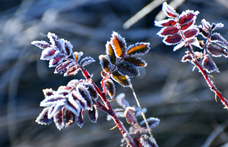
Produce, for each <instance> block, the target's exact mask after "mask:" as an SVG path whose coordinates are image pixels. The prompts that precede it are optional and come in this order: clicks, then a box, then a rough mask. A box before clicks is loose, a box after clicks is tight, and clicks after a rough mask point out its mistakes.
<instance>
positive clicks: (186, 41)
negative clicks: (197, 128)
mask: <svg viewBox="0 0 228 147" xmlns="http://www.w3.org/2000/svg"><path fill="white" fill-rule="evenodd" d="M162 10H163V11H164V12H165V14H166V15H167V16H168V19H166V20H161V21H155V25H156V26H158V27H163V28H162V29H161V30H160V31H159V32H158V33H157V34H158V35H159V36H161V37H164V39H163V43H164V44H166V45H175V47H174V48H173V51H176V50H178V49H180V48H182V47H184V46H185V47H186V48H187V51H186V54H185V55H184V56H183V58H182V60H181V61H182V62H190V63H192V64H193V65H194V68H195V67H197V68H198V70H199V72H200V73H201V74H202V76H203V77H204V79H205V81H206V82H207V84H208V86H209V87H210V89H211V90H212V91H213V92H214V93H215V95H216V97H217V96H218V97H219V98H220V100H221V102H222V103H223V105H224V106H225V109H228V101H227V100H226V99H225V98H224V97H223V96H222V94H221V93H220V92H219V91H218V90H217V88H216V87H215V85H214V84H213V82H212V80H211V79H210V78H209V75H208V74H209V73H212V72H217V73H219V69H218V68H217V65H216V64H215V62H214V61H213V59H212V57H211V56H213V57H221V56H224V57H226V58H227V57H228V51H227V47H228V42H227V41H226V39H224V38H223V37H222V36H221V35H220V34H219V33H216V32H215V33H214V31H215V30H216V29H219V28H222V27H223V26H224V25H223V24H222V23H212V24H210V23H209V22H207V21H206V20H205V19H203V20H202V21H201V22H202V25H199V26H196V25H195V20H196V17H197V15H198V14H199V12H198V11H195V12H194V11H192V10H186V11H183V12H182V13H181V14H178V13H177V12H176V11H175V10H174V9H173V8H172V7H171V6H169V5H168V4H167V3H166V2H164V3H163V7H162ZM198 34H200V35H202V36H203V38H205V42H204V41H203V40H198V39H197V35H198ZM193 46H195V47H197V48H199V49H203V52H198V51H194V50H193ZM210 55H211V56H210Z"/></svg>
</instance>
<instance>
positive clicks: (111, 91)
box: [105, 79, 116, 98]
mask: <svg viewBox="0 0 228 147" xmlns="http://www.w3.org/2000/svg"><path fill="white" fill-rule="evenodd" d="M105 88H106V90H107V92H108V94H109V96H110V97H111V98H113V97H114V95H115V93H116V88H115V84H114V83H113V81H112V80H111V79H108V80H105Z"/></svg>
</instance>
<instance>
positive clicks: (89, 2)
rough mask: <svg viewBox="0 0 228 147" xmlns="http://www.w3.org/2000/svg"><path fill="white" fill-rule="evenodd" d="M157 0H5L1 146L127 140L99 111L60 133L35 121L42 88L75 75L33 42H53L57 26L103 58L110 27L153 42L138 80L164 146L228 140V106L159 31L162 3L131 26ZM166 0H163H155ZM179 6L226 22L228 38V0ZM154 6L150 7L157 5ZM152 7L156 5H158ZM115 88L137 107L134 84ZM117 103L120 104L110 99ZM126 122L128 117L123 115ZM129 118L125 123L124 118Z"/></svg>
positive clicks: (226, 83) (104, 145)
mask: <svg viewBox="0 0 228 147" xmlns="http://www.w3.org/2000/svg"><path fill="white" fill-rule="evenodd" d="M151 2H152V1H151V0H39V1H36V0H0V146H1V147H8V146H12V147H40V146H42V147H63V146H68V147H81V146H84V147H94V146H99V147H117V146H119V145H120V139H121V138H122V136H121V134H120V132H119V130H118V129H114V130H110V129H111V128H112V127H113V126H114V123H113V122H111V121H110V122H107V121H106V114H105V113H104V112H103V111H100V110H99V119H98V123H96V124H93V123H91V122H90V121H89V119H88V117H87V116H86V115H85V116H84V117H85V121H84V125H83V127H82V128H81V129H80V128H79V127H78V126H77V125H76V124H74V125H72V126H70V127H68V128H65V129H63V130H61V131H59V130H58V129H57V128H56V127H55V124H51V125H49V126H41V125H38V124H37V123H36V122H35V119H36V117H37V116H38V115H39V113H40V112H41V111H42V108H41V107H39V103H40V101H42V100H43V98H44V96H43V93H42V89H45V88H53V89H54V90H57V88H58V87H59V86H60V85H66V84H67V83H68V81H70V80H71V79H73V78H77V79H80V78H83V77H82V75H81V74H78V75H77V76H75V77H67V78H63V75H55V74H54V68H52V69H49V68H48V62H46V61H40V60H39V58H40V54H41V51H42V50H40V49H39V48H37V47H35V46H32V45H31V41H33V40H45V41H48V39H47V37H46V34H47V33H48V32H53V33H55V34H56V35H58V37H59V38H64V39H66V40H68V41H70V42H71V43H72V44H73V46H74V51H83V52H84V55H86V56H92V57H93V58H94V59H95V60H96V61H98V56H99V55H100V54H105V44H106V42H107V41H108V40H110V37H111V33H112V31H116V32H118V33H119V34H120V35H121V36H123V37H124V38H125V39H126V41H127V44H128V45H130V44H133V43H135V42H150V44H151V45H150V46H151V50H150V52H149V53H148V54H147V55H145V56H144V57H143V59H144V60H146V61H147V63H148V66H147V67H146V68H145V70H142V71H141V76H140V77H137V78H134V79H132V83H133V86H134V88H135V91H136V93H137V95H138V98H139V101H140V103H141V106H142V107H146V108H147V110H148V111H147V113H146V116H147V117H158V118H159V119H160V120H161V121H160V124H159V125H158V126H157V127H156V128H155V129H154V130H153V132H152V133H153V135H154V137H155V139H156V141H157V143H158V145H159V146H160V147H174V146H175V147H192V146H195V147H198V146H204V147H206V146H211V147H216V146H228V145H227V143H228V129H227V127H228V111H227V110H224V109H223V105H222V104H221V103H220V100H218V102H216V101H215V96H214V93H213V92H211V91H210V89H209V88H208V86H207V84H206V82H205V81H204V79H203V77H202V76H201V75H200V74H199V72H198V71H197V70H195V71H193V72H192V68H193V66H192V65H191V64H190V63H181V61H180V60H181V58H182V56H183V55H184V52H185V49H184V48H182V49H180V50H178V51H176V52H173V51H172V49H173V46H166V45H164V44H163V43H162V38H160V37H158V36H157V35H156V33H157V32H158V31H159V30H160V28H157V27H155V26H154V20H155V18H158V16H157V15H158V14H159V12H160V10H161V5H159V4H158V6H155V5H153V6H155V7H154V9H153V10H152V11H151V12H150V13H149V14H148V15H146V16H144V17H143V18H142V19H141V20H139V21H138V22H136V23H135V24H133V25H132V26H131V27H130V28H128V29H124V28H123V24H124V23H125V22H126V21H127V20H128V19H130V18H131V17H132V16H133V15H135V14H136V13H137V12H138V11H140V10H141V9H142V8H143V7H145V6H146V5H148V4H150V3H151ZM157 2H158V3H159V2H160V3H161V2H162V0H160V1H159V0H157ZM170 2H172V3H173V4H176V6H177V12H178V13H181V12H182V11H184V10H186V9H190V10H195V11H196V10H198V11H199V12H200V14H199V15H198V17H197V21H196V24H197V25H199V24H200V21H201V19H203V18H205V19H206V20H207V21H209V22H222V23H223V24H224V25H225V27H224V28H223V29H220V30H218V32H219V33H221V34H222V35H223V36H224V38H226V39H228V33H227V32H228V15H227V14H228V1H227V0H210V1H209V0H208V1H206V0H185V1H184V0H183V1H176V2H175V1H171V0H169V1H168V3H170ZM153 6H152V7H153ZM152 7H150V9H152ZM214 61H215V62H216V63H217V66H218V68H219V70H220V73H219V74H217V73H215V74H214V73H213V74H212V76H213V81H214V83H215V85H216V86H217V88H218V89H219V90H220V91H221V92H222V93H223V95H224V96H225V97H227V98H228V90H227V89H228V88H227V87H228V60H227V59H225V58H223V57H221V58H216V59H214ZM87 69H88V71H89V72H90V73H91V74H93V75H94V76H93V80H94V81H95V82H96V83H97V84H99V82H100V80H101V76H100V70H101V68H100V65H99V62H96V63H93V65H89V66H88V67H87ZM116 87H117V93H116V94H119V93H122V92H123V93H125V94H126V99H127V100H128V101H129V102H130V104H131V105H136V102H135V100H134V98H133V95H132V93H131V90H130V89H129V88H122V87H120V86H119V85H118V84H116ZM111 104H112V105H113V107H114V108H116V107H118V106H117V104H116V102H115V101H114V102H112V103H111ZM139 119H140V120H141V119H142V118H139ZM123 121H124V120H123ZM124 124H126V122H125V121H124Z"/></svg>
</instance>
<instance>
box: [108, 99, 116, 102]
mask: <svg viewBox="0 0 228 147" xmlns="http://www.w3.org/2000/svg"><path fill="white" fill-rule="evenodd" d="M113 101H116V99H111V100H108V102H113Z"/></svg>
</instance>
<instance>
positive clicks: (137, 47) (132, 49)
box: [127, 42, 150, 56]
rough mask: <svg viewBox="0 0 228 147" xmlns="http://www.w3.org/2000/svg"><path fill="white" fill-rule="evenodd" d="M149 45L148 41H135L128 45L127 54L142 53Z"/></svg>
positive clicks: (145, 51)
mask: <svg viewBox="0 0 228 147" xmlns="http://www.w3.org/2000/svg"><path fill="white" fill-rule="evenodd" d="M149 45H150V43H144V42H141V43H135V44H133V45H130V46H129V47H128V51H127V54H128V55H133V56H134V55H144V54H146V53H147V52H148V51H149V50H150V47H149Z"/></svg>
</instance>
